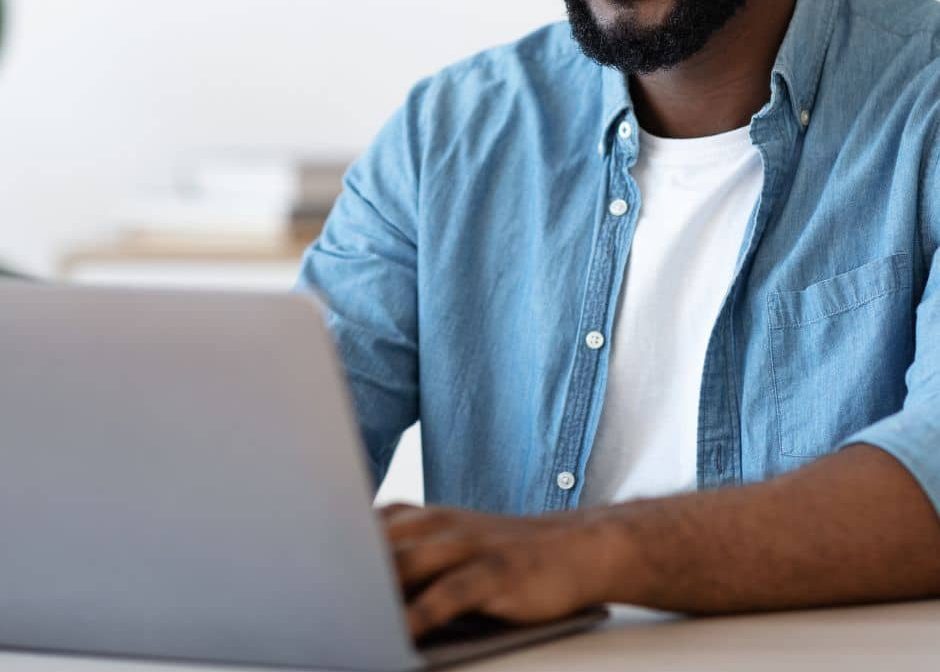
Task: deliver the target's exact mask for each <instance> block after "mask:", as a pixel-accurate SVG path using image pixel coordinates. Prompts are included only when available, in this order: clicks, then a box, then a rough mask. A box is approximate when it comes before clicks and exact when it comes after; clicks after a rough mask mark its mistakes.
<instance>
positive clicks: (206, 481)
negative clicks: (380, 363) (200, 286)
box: [0, 282, 605, 672]
mask: <svg viewBox="0 0 940 672" xmlns="http://www.w3.org/2000/svg"><path fill="white" fill-rule="evenodd" d="M0 451H2V457H3V467H2V469H0V534H2V538H3V546H2V552H0V647H3V648H11V649H27V650H42V651H55V652H64V653H76V654H90V655H105V656H119V657H146V658H160V659H173V660H193V661H205V662H215V663H232V664H250V665H259V666H278V667H294V668H305V669H321V670H327V669H328V670H363V671H371V672H398V671H402V670H417V669H423V668H427V667H436V666H440V665H444V664H452V663H456V662H460V661H463V660H466V659H470V658H475V657H479V656H482V655H488V654H492V653H495V652H498V651H503V650H506V649H509V648H515V647H518V646H521V645H524V644H530V643H533V642H537V641H541V640H545V639H551V638H555V637H559V636H561V635H565V634H569V633H572V632H576V631H579V630H582V629H585V628H587V627H590V626H591V625H594V624H596V623H597V622H598V621H599V620H601V619H602V618H604V616H605V614H604V612H601V611H593V612H590V613H586V614H581V615H579V616H577V617H576V618H573V619H570V620H566V621H563V622H558V623H553V624H550V625H548V626H546V627H539V628H523V629H512V628H506V629H504V628H495V629H494V628H492V627H485V628H480V627H478V626H479V623H472V621H465V622H463V623H460V624H458V625H460V626H461V627H462V630H461V631H460V633H459V636H458V637H457V639H454V638H453V637H452V636H448V634H447V633H438V636H437V637H434V638H432V639H431V640H430V641H431V643H433V644H434V645H433V646H429V647H415V646H414V645H413V644H412V642H411V639H410V637H409V635H408V632H407V627H406V621H405V616H404V606H403V601H402V596H401V593H400V591H399V589H398V586H397V584H396V581H395V578H394V572H393V568H392V564H391V561H390V555H389V552H388V549H387V548H386V545H385V542H384V539H383V536H382V533H381V528H380V526H379V523H378V520H377V516H376V515H375V513H374V511H373V509H372V496H373V485H372V483H371V482H370V480H371V479H370V477H369V475H368V470H367V467H366V462H365V455H364V450H363V447H362V445H361V443H360V439H359V434H358V430H357V427H356V425H355V422H354V416H353V411H352V408H351V405H350V400H349V398H348V394H347V391H346V389H345V383H344V378H343V374H342V370H341V366H340V363H339V361H338V359H337V356H336V354H335V353H334V350H333V346H332V342H331V338H330V336H329V333H328V331H327V329H326V327H325V324H324V320H323V318H322V311H321V309H320V308H319V307H318V305H317V304H316V303H315V302H314V300H313V299H312V298H310V297H304V296H297V295H264V294H225V293H199V292H165V291H154V290H130V289H99V288H77V287H64V286H56V285H33V284H29V283H20V282H4V283H0ZM471 624H472V626H473V627H470V626H471ZM492 625H494V624H493V623H488V624H487V626H492Z"/></svg>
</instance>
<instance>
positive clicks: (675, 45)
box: [565, 0, 747, 74]
mask: <svg viewBox="0 0 940 672" xmlns="http://www.w3.org/2000/svg"><path fill="white" fill-rule="evenodd" d="M627 2H629V0H627ZM675 2H676V4H675V7H674V8H673V10H672V11H671V12H670V13H669V15H668V16H667V17H666V19H665V21H663V22H661V23H660V24H659V25H656V26H642V25H638V23H637V22H636V21H631V20H629V19H621V20H620V21H618V22H616V23H613V24H611V25H605V26H602V25H601V24H600V22H599V21H598V20H597V18H596V17H595V16H594V12H593V11H591V8H590V6H589V5H588V0H565V4H567V6H568V18H569V20H570V22H571V31H572V34H573V35H574V38H575V39H576V40H577V41H578V43H579V44H580V45H581V50H582V51H583V52H584V54H585V55H586V56H588V57H589V58H591V59H592V60H594V61H597V62H598V63H600V64H601V65H604V66H608V67H612V68H616V69H617V70H620V71H621V72H623V73H625V74H645V73H650V72H655V71H656V70H664V69H668V68H673V67H675V66H677V65H679V64H680V63H682V62H683V61H685V60H687V59H688V58H690V57H691V56H694V55H695V54H696V53H698V52H699V51H701V49H702V48H703V47H704V46H705V45H706V44H707V43H708V40H709V38H711V36H712V35H713V34H714V33H715V32H717V31H718V30H720V29H721V28H723V27H724V26H725V24H727V23H728V21H730V20H731V18H732V17H733V16H734V15H735V14H736V13H737V11H738V10H739V9H740V8H741V7H743V6H744V4H745V3H746V2H747V0H675Z"/></svg>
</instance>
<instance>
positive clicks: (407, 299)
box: [300, 0, 940, 514]
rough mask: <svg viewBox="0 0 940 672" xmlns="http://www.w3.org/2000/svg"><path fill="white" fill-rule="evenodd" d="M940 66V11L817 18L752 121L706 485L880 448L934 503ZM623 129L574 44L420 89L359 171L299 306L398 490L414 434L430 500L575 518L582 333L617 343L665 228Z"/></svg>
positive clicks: (823, 10) (804, 0)
mask: <svg viewBox="0 0 940 672" xmlns="http://www.w3.org/2000/svg"><path fill="white" fill-rule="evenodd" d="M938 54H940V5H938V4H937V3H935V2H933V0H893V1H887V0H800V1H799V2H798V5H797V9H796V14H795V16H794V18H793V21H792V24H791V27H790V30H789V33H788V35H787V37H786V40H785V42H784V44H783V46H782V49H781V52H780V54H779V56H778V59H777V62H776V66H775V67H774V70H773V76H772V80H771V82H770V92H769V96H768V98H769V102H768V104H767V105H766V106H765V107H764V108H763V109H762V110H761V111H760V112H759V113H758V114H757V115H756V116H755V117H754V119H753V123H752V125H751V137H752V140H753V143H754V144H755V145H756V146H757V148H758V149H759V150H760V153H761V156H762V157H763V162H764V169H765V186H764V189H763V193H762V195H761V197H760V200H759V203H757V204H755V209H754V212H753V215H752V217H751V219H750V222H749V225H748V228H747V233H746V235H745V240H744V243H743V246H742V249H741V252H740V256H739V260H738V263H737V268H736V269H735V276H734V277H735V279H734V283H733V285H732V287H731V289H730V291H729V293H728V295H727V298H726V300H725V303H724V307H723V309H722V311H721V313H720V316H719V318H718V320H717V322H716V324H715V326H714V332H713V335H712V338H711V342H710V345H709V348H708V354H707V360H706V363H705V372H704V377H703V380H702V392H701V404H700V415H699V423H698V425H699V426H698V477H699V486H700V487H701V488H718V487H724V486H734V485H739V484H742V483H750V482H754V481H761V480H764V479H767V478H771V477H773V476H776V475H778V474H782V473H784V472H788V471H791V470H793V469H797V468H799V467H802V466H804V465H806V464H807V463H808V462H809V461H811V460H814V459H816V458H819V457H820V456H823V455H827V454H830V453H833V452H834V451H836V450H838V449H840V447H843V446H846V445H849V444H852V443H855V442H864V443H870V444H874V445H877V446H880V447H881V448H883V449H885V450H887V451H889V452H890V453H891V454H893V455H895V456H896V457H897V458H898V459H899V460H900V461H901V462H902V463H903V464H904V465H906V466H907V467H908V468H909V469H910V470H911V472H912V473H913V474H914V476H915V477H916V478H917V479H918V480H919V482H920V483H921V484H922V485H923V486H924V488H925V490H926V491H927V493H928V494H929V495H930V497H931V498H932V500H933V502H934V503H935V504H936V505H937V506H938V508H940V254H937V248H938V244H940V139H938V123H940V60H938ZM624 122H625V123H627V124H629V125H630V126H631V127H632V128H633V129H634V130H636V124H637V120H636V117H635V116H634V111H633V108H632V105H631V101H630V97H629V92H628V89H627V86H626V85H625V81H624V78H623V77H622V76H621V75H620V74H618V73H617V72H615V71H612V70H608V69H604V68H601V67H599V66H598V65H596V64H594V63H592V62H591V61H589V60H588V59H587V58H585V57H584V56H583V55H582V54H581V53H580V52H579V50H578V47H577V45H576V43H575V42H573V40H572V38H571V36H570V31H569V27H568V26H567V24H559V25H554V26H550V27H548V28H546V29H544V30H541V31H539V32H537V33H535V34H534V35H532V36H529V37H527V38H525V39H523V40H522V41H520V42H518V43H516V44H514V45H511V46H508V47H503V48H499V49H495V50H492V51H488V52H485V53H483V54H480V55H478V56H476V57H474V58H472V59H470V60H468V61H465V62H463V63H460V64H458V65H455V66H453V67H451V68H448V69H447V70H445V71H443V72H442V73H440V74H438V75H437V76H435V77H432V78H430V79H428V80H427V81H425V82H422V83H421V84H419V85H418V86H417V87H416V88H415V90H414V91H413V93H412V94H411V96H410V98H409V99H408V101H407V103H406V104H405V106H404V107H403V109H402V110H401V111H400V112H399V113H398V114H397V115H396V116H395V117H394V118H393V119H392V120H391V122H390V123H389V124H388V125H387V127H386V128H385V130H384V131H382V133H381V135H380V136H379V138H378V139H377V140H376V142H375V143H374V145H373V146H372V147H371V149H369V150H368V151H367V152H366V153H365V155H364V156H363V157H362V158H361V159H360V160H359V161H358V162H357V163H356V164H355V165H354V166H353V168H352V169H351V170H350V172H349V173H348V175H347V178H346V184H345V193H344V194H343V195H342V196H341V197H340V199H339V201H338V202H337V204H336V207H335V209H334V211H333V213H332V215H331V216H330V218H329V221H328V224H327V227H326V230H325V232H324V233H323V235H322V236H321V238H320V239H319V240H318V241H317V242H316V243H315V244H314V245H313V246H312V247H311V248H310V250H309V252H308V253H307V255H306V258H305V261H304V265H303V269H302V276H301V281H300V288H301V289H304V290H306V289H316V290H318V291H319V292H320V293H321V294H322V295H323V297H324V298H325V300H326V302H327V304H328V305H329V307H330V318H329V320H330V325H331V328H332V330H333V332H334V334H335V337H336V339H337V342H338V346H339V350H340V353H341V356H342V358H343V359H344V362H345V365H346V369H347V371H348V375H349V380H350V384H351V388H352V393H353V396H354V399H355V402H356V407H357V410H358V414H359V420H360V425H361V428H362V433H363V436H364V438H365V441H366V444H367V446H368V453H369V457H370V462H371V465H372V467H373V470H374V474H375V477H376V478H377V479H381V478H382V477H383V475H384V473H385V471H386V469H387V467H388V463H389V460H390V458H391V457H392V454H393V452H394V450H395V447H396V444H397V442H398V439H399V436H400V435H401V433H402V431H403V430H405V429H406V428H407V427H409V426H410V425H412V424H413V423H414V422H415V421H417V420H419V419H420V420H421V426H422V432H423V450H424V464H425V485H426V496H427V499H428V501H429V502H433V503H439V504H450V505H458V506H463V507H473V508H478V509H482V510H487V511H499V512H505V513H520V514H521V513H540V512H545V511H555V510H563V509H569V508H573V507H576V506H577V505H578V502H579V497H580V495H581V491H582V488H583V485H584V477H585V476H584V475H585V469H586V465H587V462H588V457H589V455H590V452H591V448H592V445H593V443H594V437H595V433H596V430H597V426H598V419H599V417H600V415H601V410H602V408H603V405H604V392H605V385H606V382H607V376H608V365H609V354H610V353H609V349H607V348H602V349H600V350H594V349H591V348H589V347H587V345H586V343H585V335H586V334H588V333H590V332H593V331H601V332H603V333H604V334H606V335H607V336H608V338H607V341H608V342H610V341H611V340H612V339H611V338H609V336H610V335H611V331H612V329H613V328H614V322H615V318H616V315H615V309H616V306H617V299H618V296H619V294H620V292H621V290H622V288H623V287H622V285H623V278H624V269H625V267H626V264H627V263H628V259H629V256H630V245H631V239H632V237H633V233H634V229H635V226H636V221H637V215H638V214H639V212H640V211H641V210H642V208H643V195H642V194H641V193H640V192H639V191H638V189H637V185H636V182H635V181H634V179H633V178H632V176H631V172H630V171H631V168H632V167H633V166H634V164H635V163H636V160H637V152H638V146H637V136H638V134H637V133H635V132H634V133H632V134H628V133H619V132H618V129H619V127H620V125H621V124H622V123H624ZM618 199H623V200H625V201H626V202H627V203H628V205H629V208H628V210H627V212H626V214H620V213H621V212H622V208H619V209H618V208H611V207H610V204H611V203H612V202H613V201H616V200H618ZM618 215H619V216H618ZM672 272H673V273H674V274H675V276H674V277H678V278H681V279H682V281H683V282H695V281H696V279H695V278H694V277H686V276H684V274H683V269H682V268H675V269H673V271H672ZM565 472H568V473H571V474H574V475H575V480H574V483H575V485H574V487H569V488H568V489H565V488H563V487H561V486H560V485H559V480H558V476H559V474H562V473H565ZM562 484H563V485H565V486H570V481H569V482H565V481H564V480H562Z"/></svg>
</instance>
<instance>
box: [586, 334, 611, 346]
mask: <svg viewBox="0 0 940 672" xmlns="http://www.w3.org/2000/svg"><path fill="white" fill-rule="evenodd" d="M584 342H585V343H587V347H589V348H590V349H591V350H600V349H601V348H603V347H604V344H605V343H606V342H607V339H605V338H604V334H602V333H601V332H599V331H592V332H591V333H590V334H588V335H587V337H586V338H585V339H584Z"/></svg>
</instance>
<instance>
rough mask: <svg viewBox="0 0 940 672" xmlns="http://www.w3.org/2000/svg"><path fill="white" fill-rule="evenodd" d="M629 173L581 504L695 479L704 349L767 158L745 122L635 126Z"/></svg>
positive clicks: (661, 492) (669, 490) (689, 484)
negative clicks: (636, 200) (637, 198)
mask: <svg viewBox="0 0 940 672" xmlns="http://www.w3.org/2000/svg"><path fill="white" fill-rule="evenodd" d="M633 177H634V178H635V179H636V181H637V184H638V186H639V189H640V195H641V198H642V203H641V206H640V207H641V210H640V217H639V221H638V222H637V229H636V234H635V237H634V240H633V247H632V250H631V253H630V261H629V264H628V267H627V276H626V282H625V285H624V290H623V292H622V294H621V298H620V304H619V306H618V313H617V318H616V322H615V326H614V334H613V344H612V346H611V347H612V351H611V362H610V373H609V379H608V385H607V397H606V402H605V405H604V411H603V414H602V417H601V422H600V427H599V430H598V434H597V438H596V440H595V442H594V450H593V452H592V454H591V458H590V461H589V463H588V469H587V480H586V481H585V487H584V492H583V494H582V499H581V503H582V505H584V506H598V505H602V504H610V503H613V502H622V501H627V500H631V499H637V498H641V497H660V496H665V495H670V494H676V493H680V492H687V491H691V490H694V489H695V488H696V485H697V466H698V465H697V461H698V447H697V443H698V441H697V434H698V411H699V393H700V389H701V382H702V376H703V373H704V368H705V353H706V350H707V348H708V342H709V339H710V338H711V333H712V329H713V328H714V325H715V322H716V320H717V319H718V313H719V312H720V310H721V307H722V304H723V303H724V300H725V297H726V296H727V293H728V290H729V288H730V286H731V282H732V280H733V275H734V269H735V265H736V263H737V258H738V254H739V253H740V250H741V246H742V243H743V239H744V232H745V229H746V228H747V224H748V221H749V220H750V217H751V214H752V212H753V210H754V208H755V206H756V204H757V201H758V199H759V197H760V192H761V189H762V188H763V183H764V169H763V164H762V161H761V157H760V153H759V152H758V151H757V149H756V148H755V147H754V146H753V145H752V144H751V141H750V137H749V129H748V128H741V129H738V130H735V131H731V132H729V133H723V134H721V135H716V136H712V137H707V138H696V139H692V140H667V139H663V138H657V137H654V136H651V135H649V134H648V133H644V132H641V134H640V154H639V160H638V163H637V165H636V166H635V168H634V170H633Z"/></svg>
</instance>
